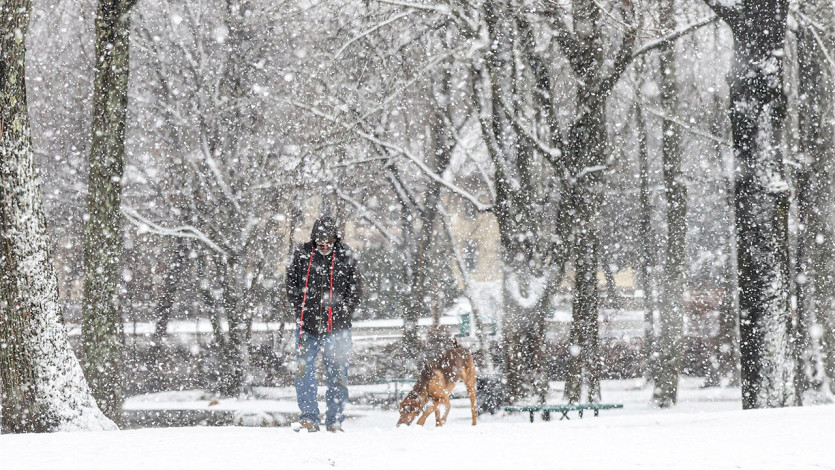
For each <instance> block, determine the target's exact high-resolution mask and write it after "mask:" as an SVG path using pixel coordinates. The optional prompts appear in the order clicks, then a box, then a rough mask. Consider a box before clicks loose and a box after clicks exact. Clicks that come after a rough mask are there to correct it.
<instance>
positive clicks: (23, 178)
mask: <svg viewBox="0 0 835 470" xmlns="http://www.w3.org/2000/svg"><path fill="white" fill-rule="evenodd" d="M30 12H31V3H30V2H29V1H28V0H2V1H0V17H1V18H3V21H2V23H0V134H1V135H2V137H1V138H0V178H2V185H0V240H1V241H2V243H0V264H1V265H2V270H0V384H1V385H0V386H2V413H3V414H2V422H1V424H2V425H1V426H0V427H1V428H2V431H3V432H44V431H57V430H104V429H115V428H116V426H115V425H114V423H113V422H112V421H111V420H109V419H108V418H107V417H106V416H104V414H102V412H101V411H100V410H99V408H98V407H97V406H96V402H95V401H94V399H93V397H92V396H91V394H90V390H89V388H88V386H87V382H86V381H85V379H84V375H83V372H82V370H81V367H80V365H79V363H78V360H77V359H76V357H75V355H74V354H73V352H72V349H70V345H69V341H68V339H67V333H66V330H65V328H64V325H63V320H62V318H61V311H60V308H59V305H58V285H57V278H56V275H55V266H54V265H53V264H52V259H51V256H50V254H49V249H48V246H49V241H48V238H47V229H46V220H45V217H44V211H43V203H42V201H41V194H40V188H39V181H38V174H37V170H36V169H35V167H34V155H33V149H32V140H31V135H30V127H29V114H28V110H27V107H26V82H25V78H24V77H25V41H26V34H27V31H28V27H29V16H30Z"/></svg>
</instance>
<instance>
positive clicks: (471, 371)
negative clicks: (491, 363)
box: [464, 357, 478, 426]
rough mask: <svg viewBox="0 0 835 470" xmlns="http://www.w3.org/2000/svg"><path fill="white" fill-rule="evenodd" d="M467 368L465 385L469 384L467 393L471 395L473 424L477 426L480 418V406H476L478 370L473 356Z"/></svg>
mask: <svg viewBox="0 0 835 470" xmlns="http://www.w3.org/2000/svg"><path fill="white" fill-rule="evenodd" d="M465 370H466V374H465V377H464V385H466V386H467V395H469V396H470V407H471V408H472V411H473V426H475V424H476V421H477V420H478V407H477V406H476V370H475V364H473V359H472V357H470V360H469V361H468V364H467V368H466V369H465Z"/></svg>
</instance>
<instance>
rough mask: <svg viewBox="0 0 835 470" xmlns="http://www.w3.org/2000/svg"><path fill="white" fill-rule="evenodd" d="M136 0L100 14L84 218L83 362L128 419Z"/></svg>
mask: <svg viewBox="0 0 835 470" xmlns="http://www.w3.org/2000/svg"><path fill="white" fill-rule="evenodd" d="M132 6H133V0H101V1H100V2H99V8H98V14H97V15H96V78H95V86H94V93H93V141H92V144H91V146H90V159H89V161H90V170H89V175H88V178H87V188H88V189H87V218H86V222H85V225H84V300H83V302H82V323H81V336H82V356H81V359H82V360H81V364H82V366H83V368H84V374H85V375H86V377H87V380H88V381H89V383H90V388H91V390H92V392H93V396H94V397H95V398H96V401H97V402H98V404H99V406H100V407H101V409H102V411H104V414H105V415H107V417H109V418H110V419H112V420H113V421H115V422H116V423H121V422H122V363H123V360H122V343H123V334H122V316H121V313H120V311H119V257H120V254H121V250H122V236H121V220H122V217H121V212H120V210H121V200H122V173H123V170H124V166H125V117H126V115H127V106H128V75H129V70H130V9H131V7H132Z"/></svg>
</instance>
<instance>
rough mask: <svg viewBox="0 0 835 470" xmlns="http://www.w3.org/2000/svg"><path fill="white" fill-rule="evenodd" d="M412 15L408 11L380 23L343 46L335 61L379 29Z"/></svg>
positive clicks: (334, 57) (335, 55) (337, 52)
mask: <svg viewBox="0 0 835 470" xmlns="http://www.w3.org/2000/svg"><path fill="white" fill-rule="evenodd" d="M411 14H412V12H411V11H407V12H404V13H401V14H399V15H395V16H393V17H391V18H389V19H387V20H386V21H383V22H382V23H378V24H377V25H376V26H374V27H372V28H369V29H367V30H365V31H363V32H362V33H360V34H358V35H356V36H354V37H353V38H351V40H350V41H348V42H346V43H345V44H343V45H342V47H340V48H339V50H338V51H336V53H335V54H334V55H333V59H336V58H337V57H339V56H340V54H342V52H343V51H344V50H345V49H347V48H348V47H349V46H350V45H351V44H353V43H355V42H357V41H359V40H360V39H362V38H364V37H366V36H368V35H369V34H371V33H373V32H374V31H377V30H378V29H380V28H382V27H384V26H387V25H390V24H391V23H394V22H395V21H397V20H399V19H402V18H406V17H407V16H409V15H411Z"/></svg>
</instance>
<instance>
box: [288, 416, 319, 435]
mask: <svg viewBox="0 0 835 470" xmlns="http://www.w3.org/2000/svg"><path fill="white" fill-rule="evenodd" d="M302 429H307V432H319V425H318V424H316V423H314V422H313V421H309V420H306V419H303V420H301V421H299V422H298V424H297V425H294V426H293V431H296V432H299V431H301V430H302Z"/></svg>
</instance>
